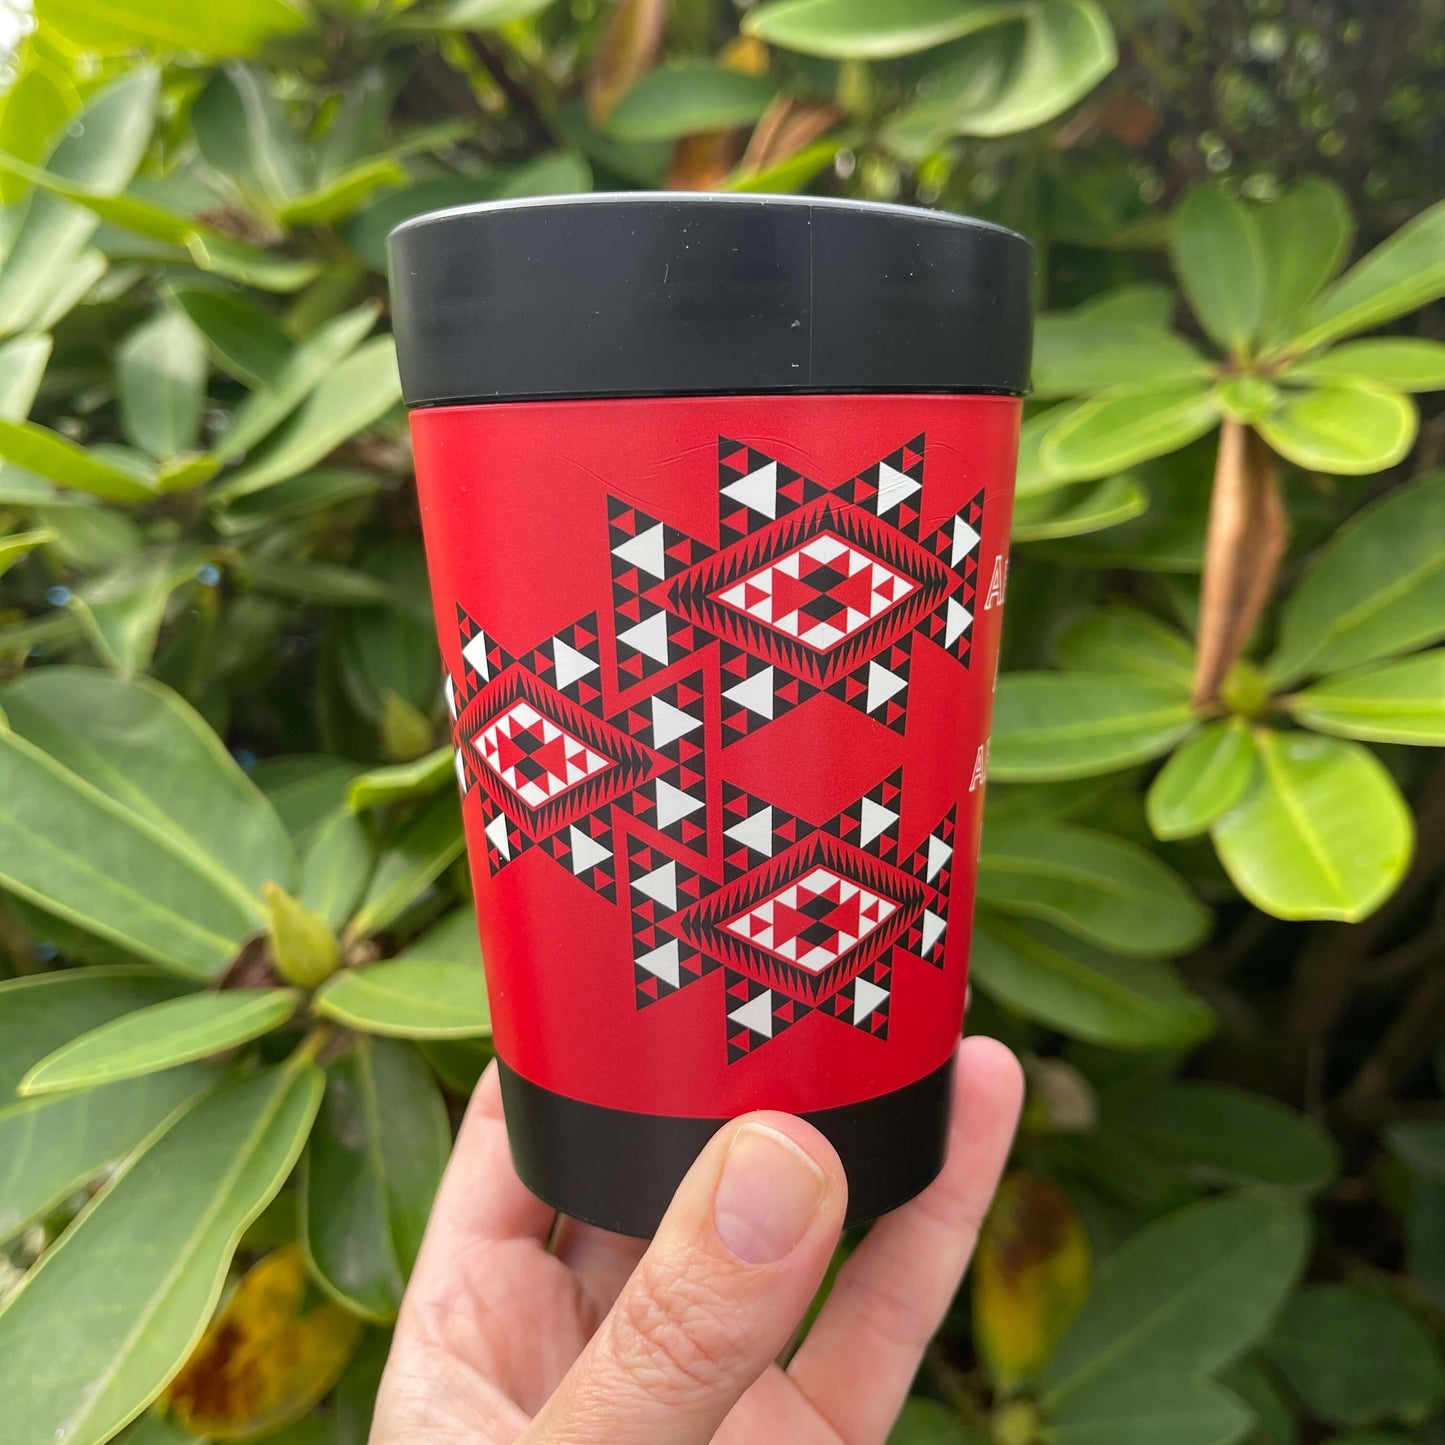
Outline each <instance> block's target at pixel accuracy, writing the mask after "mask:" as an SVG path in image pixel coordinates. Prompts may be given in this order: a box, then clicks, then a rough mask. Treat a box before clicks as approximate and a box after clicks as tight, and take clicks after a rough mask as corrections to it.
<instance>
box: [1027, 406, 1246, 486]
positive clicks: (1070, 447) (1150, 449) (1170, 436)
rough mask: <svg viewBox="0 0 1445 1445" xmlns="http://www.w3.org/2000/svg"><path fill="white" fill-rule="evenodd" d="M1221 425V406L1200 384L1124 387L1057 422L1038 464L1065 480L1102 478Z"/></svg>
mask: <svg viewBox="0 0 1445 1445" xmlns="http://www.w3.org/2000/svg"><path fill="white" fill-rule="evenodd" d="M1218 421H1219V402H1218V401H1217V399H1216V398H1215V397H1214V395H1213V393H1212V392H1210V391H1209V390H1208V389H1207V388H1206V387H1204V386H1202V385H1200V384H1199V383H1197V382H1170V383H1169V384H1167V385H1166V386H1162V387H1149V388H1142V387H1138V388H1120V389H1118V390H1116V391H1106V392H1102V393H1100V395H1099V396H1097V397H1095V398H1094V399H1093V400H1091V401H1088V402H1085V403H1084V404H1083V405H1082V406H1080V407H1079V408H1078V409H1077V410H1075V411H1074V412H1073V413H1072V414H1071V415H1069V416H1068V417H1066V418H1065V419H1064V420H1062V421H1061V422H1059V424H1058V425H1057V426H1055V427H1054V428H1053V429H1052V430H1051V431H1050V432H1049V434H1048V435H1047V436H1046V437H1045V438H1044V440H1043V442H1042V443H1041V445H1040V448H1039V459H1040V461H1041V462H1042V464H1043V465H1044V466H1045V467H1046V468H1050V469H1053V470H1055V471H1057V472H1060V473H1063V474H1066V475H1070V476H1075V477H1078V478H1080V479H1086V478H1089V477H1102V476H1106V475H1108V474H1109V473H1111V472H1117V471H1122V470H1123V469H1124V468H1125V467H1129V466H1133V465H1134V464H1135V463H1136V462H1142V461H1147V460H1148V459H1149V458H1150V457H1157V456H1162V455H1164V454H1165V453H1166V452H1174V451H1178V450H1179V449H1180V448H1181V447H1184V446H1187V445H1188V444H1189V443H1190V442H1192V441H1194V440H1195V439H1196V438H1197V437H1201V436H1203V435H1204V434H1205V433H1206V432H1208V431H1210V430H1212V429H1213V428H1214V426H1215V425H1216V424H1217V422H1218Z"/></svg>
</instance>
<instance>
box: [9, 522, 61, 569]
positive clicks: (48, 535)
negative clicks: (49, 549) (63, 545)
mask: <svg viewBox="0 0 1445 1445" xmlns="http://www.w3.org/2000/svg"><path fill="white" fill-rule="evenodd" d="M56 535H57V534H56V533H55V532H54V531H52V530H51V529H50V528H48V527H47V528H45V529H43V530H41V531H36V532H11V533H10V535H9V536H8V537H0V577H3V576H4V575H5V574H6V573H7V572H8V571H9V570H10V569H11V568H12V567H13V566H14V565H15V564H16V563H17V562H19V561H21V560H23V559H24V558H25V557H28V556H29V555H30V553H31V552H33V551H34V550H35V549H36V548H37V547H43V546H45V545H46V543H48V542H53V541H55V538H56Z"/></svg>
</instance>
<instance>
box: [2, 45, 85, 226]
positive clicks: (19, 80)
mask: <svg viewBox="0 0 1445 1445" xmlns="http://www.w3.org/2000/svg"><path fill="white" fill-rule="evenodd" d="M37 51H38V46H31V47H29V48H28V50H27V49H24V48H17V51H16V52H15V60H14V61H12V65H13V66H14V71H17V72H18V73H14V72H12V73H14V78H13V79H12V80H11V81H10V84H9V87H8V89H7V90H6V92H5V95H4V97H3V98H0V151H3V152H8V153H9V154H11V155H14V156H18V157H19V158H20V159H21V160H22V161H38V160H40V158H41V157H42V156H43V155H44V154H45V151H46V148H47V146H48V145H49V144H50V142H51V141H52V140H53V139H54V138H55V137H56V136H57V135H59V134H60V132H61V131H62V130H63V129H64V128H65V126H66V123H67V122H68V121H69V120H70V116H71V112H72V111H74V110H76V109H78V108H79V105H80V96H79V93H78V92H77V90H76V88H75V86H74V84H73V83H72V81H71V77H70V76H69V75H67V74H65V72H64V69H63V67H61V66H58V65H54V64H52V63H51V62H49V61H48V60H46V59H43V58H41V57H40V56H39V55H38V53H37ZM25 193H26V188H25V187H24V186H23V185H19V184H16V183H15V182H13V181H8V180H7V178H5V177H0V204H4V203H12V204H13V203H15V202H18V201H21V200H23V199H24V197H25Z"/></svg>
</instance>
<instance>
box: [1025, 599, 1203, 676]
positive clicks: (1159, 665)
mask: <svg viewBox="0 0 1445 1445" xmlns="http://www.w3.org/2000/svg"><path fill="white" fill-rule="evenodd" d="M1054 656H1055V657H1056V658H1057V659H1058V662H1059V665H1060V666H1061V667H1064V668H1068V669H1069V670H1070V671H1074V672H1102V673H1113V674H1116V675H1117V674H1128V673H1137V674H1138V675H1139V676H1141V677H1149V678H1153V679H1154V680H1155V681H1157V682H1162V683H1169V684H1172V685H1173V686H1174V687H1175V689H1176V690H1177V691H1179V692H1180V693H1182V694H1184V695H1186V696H1187V695H1188V692H1189V688H1190V685H1191V683H1192V682H1193V680H1194V648H1193V646H1192V645H1191V644H1190V642H1189V639H1188V638H1187V637H1185V636H1184V634H1183V633H1181V632H1179V631H1177V630H1176V629H1175V628H1173V627H1170V626H1169V625H1168V624H1167V623H1164V622H1160V621H1159V619H1158V618H1157V617H1151V616H1150V615H1149V613H1147V612H1140V611H1139V610H1138V609H1137V608H1133V607H1125V606H1122V605H1115V606H1112V607H1107V608H1100V609H1098V610H1097V611H1094V612H1088V613H1085V614H1084V616H1082V617H1080V618H1079V619H1078V620H1077V621H1074V622H1071V623H1070V624H1069V625H1068V626H1067V627H1065V628H1064V630H1063V631H1062V632H1061V633H1060V634H1059V636H1058V638H1057V639H1056V641H1055V642H1054Z"/></svg>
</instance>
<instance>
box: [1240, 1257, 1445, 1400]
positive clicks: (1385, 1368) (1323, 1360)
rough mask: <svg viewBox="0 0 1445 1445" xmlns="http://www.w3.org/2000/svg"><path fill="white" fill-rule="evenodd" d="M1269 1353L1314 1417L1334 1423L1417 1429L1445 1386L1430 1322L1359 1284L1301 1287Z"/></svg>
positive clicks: (1271, 1338) (1444, 1371)
mask: <svg viewBox="0 0 1445 1445" xmlns="http://www.w3.org/2000/svg"><path fill="white" fill-rule="evenodd" d="M1264 1353H1265V1356H1266V1358H1267V1359H1268V1360H1269V1362H1270V1363H1271V1364H1272V1365H1273V1366H1274V1367H1275V1369H1277V1370H1278V1371H1279V1372H1280V1373H1281V1374H1282V1375H1283V1376H1284V1377H1285V1379H1286V1380H1287V1381H1288V1382H1289V1385H1290V1388H1291V1389H1293V1390H1294V1392H1295V1394H1296V1395H1298V1396H1299V1398H1300V1399H1301V1400H1302V1401H1303V1402H1304V1404H1305V1406H1306V1408H1307V1409H1308V1410H1309V1411H1310V1413H1311V1414H1313V1415H1316V1416H1318V1417H1320V1418H1321V1419H1324V1420H1328V1421H1330V1422H1331V1423H1332V1424H1335V1425H1374V1424H1378V1423H1383V1422H1385V1421H1390V1420H1399V1421H1404V1422H1406V1423H1409V1424H1419V1423H1421V1422H1423V1421H1424V1419H1425V1417H1426V1416H1427V1415H1428V1414H1429V1413H1430V1409H1431V1406H1432V1405H1433V1404H1434V1403H1435V1401H1436V1400H1437V1399H1438V1397H1439V1395H1440V1391H1441V1388H1442V1386H1445V1369H1442V1366H1441V1359H1440V1351H1439V1348H1438V1347H1437V1345H1436V1344H1435V1342H1434V1340H1433V1339H1432V1337H1431V1334H1430V1331H1429V1330H1428V1329H1427V1328H1426V1327H1425V1325H1424V1324H1423V1323H1422V1322H1421V1321H1420V1320H1419V1319H1417V1318H1416V1316H1415V1315H1414V1314H1413V1313H1412V1312H1411V1311H1410V1310H1408V1309H1406V1308H1405V1306H1404V1305H1402V1304H1399V1303H1397V1302H1396V1301H1395V1300H1394V1299H1392V1298H1391V1297H1390V1296H1389V1295H1387V1294H1384V1293H1382V1292H1380V1291H1378V1290H1373V1289H1366V1288H1364V1287H1363V1286H1360V1285H1352V1284H1315V1285H1310V1286H1308V1287H1307V1288H1305V1289H1302V1290H1301V1291H1300V1292H1299V1293H1298V1294H1297V1295H1296V1296H1295V1297H1294V1298H1293V1299H1292V1300H1291V1301H1290V1302H1289V1304H1288V1305H1287V1306H1286V1307H1285V1309H1284V1311H1283V1313H1282V1314H1281V1315H1280V1318H1279V1320H1278V1322H1277V1323H1276V1325H1275V1327H1274V1329H1273V1330H1271V1331H1270V1334H1269V1337H1268V1338H1267V1339H1266V1340H1265V1342H1264Z"/></svg>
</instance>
